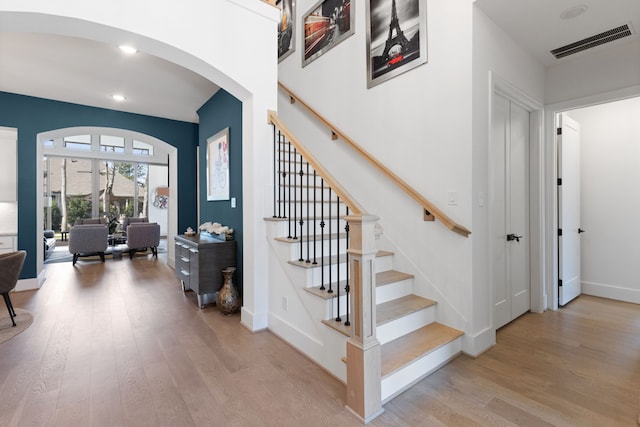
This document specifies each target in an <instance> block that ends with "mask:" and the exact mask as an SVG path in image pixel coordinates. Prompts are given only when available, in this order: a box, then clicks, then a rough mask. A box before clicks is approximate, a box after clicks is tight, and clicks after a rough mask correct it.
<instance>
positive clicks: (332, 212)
mask: <svg viewBox="0 0 640 427" xmlns="http://www.w3.org/2000/svg"><path fill="white" fill-rule="evenodd" d="M276 212H277V213H278V214H280V215H281V216H282V217H286V218H292V219H295V220H296V223H297V222H298V221H299V220H300V217H302V218H303V219H304V220H305V221H306V220H307V218H309V219H313V218H314V216H315V218H316V219H317V220H318V222H319V221H320V219H321V218H324V222H325V223H328V221H329V220H330V219H334V218H343V217H344V216H345V215H347V209H346V207H345V205H344V204H343V203H340V204H337V203H335V202H332V203H331V204H329V203H324V204H323V205H321V204H320V203H318V204H317V205H316V206H315V212H314V206H313V203H307V202H305V201H303V203H302V204H301V203H300V201H299V200H298V201H297V202H296V203H294V202H293V201H292V202H291V203H290V204H289V203H288V202H286V201H285V202H283V203H282V205H281V206H280V210H279V211H276ZM327 226H328V225H327ZM343 227H344V226H343Z"/></svg>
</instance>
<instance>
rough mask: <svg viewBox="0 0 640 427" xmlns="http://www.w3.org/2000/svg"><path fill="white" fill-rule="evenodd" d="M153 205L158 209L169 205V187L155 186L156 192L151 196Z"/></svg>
mask: <svg viewBox="0 0 640 427" xmlns="http://www.w3.org/2000/svg"><path fill="white" fill-rule="evenodd" d="M153 206H155V207H156V208H158V209H167V208H168V207H169V187H158V188H156V194H155V196H154V197H153Z"/></svg>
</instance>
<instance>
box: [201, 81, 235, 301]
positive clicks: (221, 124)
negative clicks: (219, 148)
mask: <svg viewBox="0 0 640 427" xmlns="http://www.w3.org/2000/svg"><path fill="white" fill-rule="evenodd" d="M198 115H199V117H200V130H199V137H198V141H199V144H200V221H201V222H206V221H210V222H219V223H221V224H222V225H227V226H229V227H231V228H233V229H234V230H235V233H234V234H235V240H236V245H237V248H236V249H237V257H238V258H237V260H236V267H237V271H236V279H235V282H236V286H237V288H238V291H239V292H240V293H242V237H243V235H242V102H241V101H239V100H238V99H237V98H235V97H234V96H233V95H231V94H229V93H228V92H226V91H224V90H222V89H220V90H219V91H218V92H216V93H215V95H213V96H212V97H211V99H209V100H208V101H207V102H206V103H205V104H204V105H203V106H202V107H200V109H199V110H198ZM227 127H228V128H229V197H230V198H231V197H235V198H236V207H235V208H232V207H231V201H230V200H221V201H207V139H209V138H210V137H212V136H214V135H215V134H217V133H218V132H220V131H221V130H223V129H225V128H227ZM198 225H200V224H196V226H195V227H193V228H194V229H195V228H197V226H198Z"/></svg>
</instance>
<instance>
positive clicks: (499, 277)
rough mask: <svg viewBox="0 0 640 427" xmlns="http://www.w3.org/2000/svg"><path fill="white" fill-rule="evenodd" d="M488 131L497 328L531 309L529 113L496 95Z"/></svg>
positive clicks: (494, 301) (492, 255) (492, 269)
mask: <svg viewBox="0 0 640 427" xmlns="http://www.w3.org/2000/svg"><path fill="white" fill-rule="evenodd" d="M492 131H493V132H492V135H493V137H492V149H491V153H492V167H491V175H492V199H491V208H492V209H491V222H492V224H491V225H492V227H491V229H492V240H491V271H492V277H491V280H492V286H493V304H494V310H493V311H494V312H493V317H494V322H493V323H494V327H495V328H499V327H501V326H503V325H505V324H506V323H508V322H510V321H512V320H513V319H515V318H516V317H518V316H520V315H522V314H524V313H526V312H527V311H529V309H530V307H531V296H530V288H531V285H530V280H529V277H530V275H529V167H528V165H529V162H528V152H529V112H528V111H527V110H525V109H524V108H522V107H521V106H519V105H518V104H516V103H514V102H512V101H510V100H508V99H507V98H505V97H503V96H500V95H497V94H496V95H495V103H494V111H493V123H492Z"/></svg>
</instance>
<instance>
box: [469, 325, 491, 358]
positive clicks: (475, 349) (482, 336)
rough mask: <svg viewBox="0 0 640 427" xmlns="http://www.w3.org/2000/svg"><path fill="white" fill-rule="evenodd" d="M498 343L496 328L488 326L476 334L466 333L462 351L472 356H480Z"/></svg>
mask: <svg viewBox="0 0 640 427" xmlns="http://www.w3.org/2000/svg"><path fill="white" fill-rule="evenodd" d="M495 344H496V330H495V329H493V328H486V329H485V330H483V331H481V332H478V333H477V334H475V335H469V334H467V333H465V334H464V335H463V336H462V352H463V353H464V354H466V355H468V356H471V357H478V356H480V355H481V354H482V353H484V352H485V351H487V350H489V349H490V348H491V347H493V346H494V345H495Z"/></svg>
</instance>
